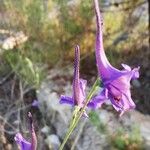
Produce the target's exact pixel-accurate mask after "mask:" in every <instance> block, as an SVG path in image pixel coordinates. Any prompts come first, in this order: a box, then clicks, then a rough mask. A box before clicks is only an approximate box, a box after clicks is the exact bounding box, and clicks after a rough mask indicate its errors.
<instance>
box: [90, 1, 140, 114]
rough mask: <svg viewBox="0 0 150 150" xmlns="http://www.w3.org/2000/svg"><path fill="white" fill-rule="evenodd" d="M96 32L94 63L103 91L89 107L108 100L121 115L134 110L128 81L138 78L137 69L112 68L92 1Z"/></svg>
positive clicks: (97, 105) (97, 12)
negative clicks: (95, 63)
mask: <svg viewBox="0 0 150 150" xmlns="http://www.w3.org/2000/svg"><path fill="white" fill-rule="evenodd" d="M94 5H95V13H96V22H97V32H96V44H95V53H96V62H97V68H98V74H99V77H100V78H101V80H102V83H103V90H102V91H101V92H100V94H99V95H97V96H96V97H94V98H93V100H92V101H91V102H90V104H91V106H93V107H95V108H97V107H101V105H102V104H103V103H104V102H105V101H106V100H107V99H110V101H111V103H112V105H113V107H114V108H115V109H116V110H117V111H119V112H120V115H122V114H123V113H124V112H125V111H127V110H129V109H133V108H135V103H134V102H133V100H132V98H131V92H130V81H131V79H136V78H138V77H139V67H138V68H134V69H131V68H130V67H129V66H128V65H126V64H122V66H123V68H124V69H123V70H118V69H117V68H115V67H113V66H112V65H111V64H110V63H109V61H108V59H107V57H106V55H105V51H104V47H103V36H102V22H101V16H100V10H99V3H98V0H94Z"/></svg>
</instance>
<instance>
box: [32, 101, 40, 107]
mask: <svg viewBox="0 0 150 150" xmlns="http://www.w3.org/2000/svg"><path fill="white" fill-rule="evenodd" d="M31 105H32V106H33V107H39V102H38V101H37V100H34V101H33V102H32V104H31Z"/></svg>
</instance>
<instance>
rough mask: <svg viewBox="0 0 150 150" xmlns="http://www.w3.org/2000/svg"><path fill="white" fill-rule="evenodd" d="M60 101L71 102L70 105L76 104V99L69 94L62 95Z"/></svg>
mask: <svg viewBox="0 0 150 150" xmlns="http://www.w3.org/2000/svg"><path fill="white" fill-rule="evenodd" d="M59 102H60V104H69V105H72V106H74V100H73V99H72V98H71V97H68V96H64V95H61V97H60V101H59Z"/></svg>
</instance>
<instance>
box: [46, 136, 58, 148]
mask: <svg viewBox="0 0 150 150" xmlns="http://www.w3.org/2000/svg"><path fill="white" fill-rule="evenodd" d="M45 142H46V144H47V146H48V147H49V149H52V150H58V148H59V146H60V140H59V138H58V136H57V135H55V134H51V135H49V136H48V137H47V138H46V140H45Z"/></svg>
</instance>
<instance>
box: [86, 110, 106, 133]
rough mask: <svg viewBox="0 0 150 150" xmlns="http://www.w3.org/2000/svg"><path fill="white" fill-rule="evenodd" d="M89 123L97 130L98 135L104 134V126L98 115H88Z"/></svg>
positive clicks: (93, 112)
mask: <svg viewBox="0 0 150 150" xmlns="http://www.w3.org/2000/svg"><path fill="white" fill-rule="evenodd" d="M89 118H90V122H91V123H92V124H93V125H94V126H95V127H96V128H97V130H98V131H99V132H100V133H105V132H106V126H105V124H104V123H103V122H102V121H101V120H100V118H99V115H98V114H97V112H95V111H91V112H90V113H89Z"/></svg>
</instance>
